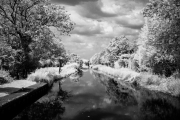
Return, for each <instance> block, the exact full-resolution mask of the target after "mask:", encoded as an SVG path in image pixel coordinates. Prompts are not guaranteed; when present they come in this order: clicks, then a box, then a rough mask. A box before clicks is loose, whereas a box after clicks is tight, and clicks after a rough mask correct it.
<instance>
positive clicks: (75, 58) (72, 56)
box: [68, 53, 80, 63]
mask: <svg viewBox="0 0 180 120" xmlns="http://www.w3.org/2000/svg"><path fill="white" fill-rule="evenodd" d="M68 61H69V62H71V63H74V62H80V57H79V56H78V55H77V54H75V53H70V54H69V55H68Z"/></svg>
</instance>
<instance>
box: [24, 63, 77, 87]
mask: <svg viewBox="0 0 180 120" xmlns="http://www.w3.org/2000/svg"><path fill="white" fill-rule="evenodd" d="M78 68H79V65H78V64H77V63H72V64H68V65H65V66H64V67H62V68H61V72H60V73H59V68H58V67H47V68H40V69H37V70H36V71H35V72H33V73H31V74H30V75H28V78H27V80H30V81H35V82H45V83H49V84H52V83H53V82H54V81H57V80H61V79H62V78H64V77H67V76H69V75H71V74H74V73H76V72H78Z"/></svg>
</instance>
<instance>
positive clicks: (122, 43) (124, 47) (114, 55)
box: [91, 36, 136, 67]
mask: <svg viewBox="0 0 180 120" xmlns="http://www.w3.org/2000/svg"><path fill="white" fill-rule="evenodd" d="M135 49H136V45H135V42H133V41H130V40H129V39H127V38H126V37H125V36H120V37H115V38H113V39H112V40H111V41H110V43H109V45H108V46H107V47H106V49H105V50H103V51H102V52H100V53H97V54H95V55H94V56H93V57H92V58H91V63H92V64H105V65H109V66H111V67H113V66H114V65H113V64H114V62H115V61H117V60H118V59H119V58H120V56H121V55H123V54H132V53H134V51H135Z"/></svg>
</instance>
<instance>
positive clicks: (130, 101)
mask: <svg viewBox="0 0 180 120" xmlns="http://www.w3.org/2000/svg"><path fill="white" fill-rule="evenodd" d="M94 76H95V77H96V78H98V79H99V80H100V82H101V83H102V84H103V85H105V86H106V89H107V90H106V92H107V94H108V95H109V97H110V98H111V99H112V100H113V101H114V102H115V103H117V104H119V105H121V106H128V105H134V104H136V99H135V97H134V94H133V91H132V90H131V89H129V88H127V87H126V86H123V85H121V84H118V83H117V82H116V81H115V80H114V79H113V78H110V77H107V76H105V75H102V74H98V73H94Z"/></svg>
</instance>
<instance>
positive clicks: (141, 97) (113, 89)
mask: <svg viewBox="0 0 180 120" xmlns="http://www.w3.org/2000/svg"><path fill="white" fill-rule="evenodd" d="M92 74H93V76H94V77H95V78H96V79H97V80H99V81H100V82H101V83H102V84H103V85H104V86H106V91H107V94H108V95H109V97H110V98H111V99H112V100H113V101H114V102H115V103H117V104H118V105H121V106H122V107H126V106H134V105H137V111H138V116H139V117H140V118H139V119H142V120H177V119H179V118H180V98H175V97H173V96H170V95H167V94H164V93H160V92H157V91H150V90H147V89H144V88H139V89H138V90H135V89H129V88H128V87H126V86H124V85H121V84H120V83H119V82H118V83H117V82H116V81H115V80H114V79H113V78H110V77H107V76H106V75H102V74H99V73H95V72H93V73H92ZM130 87H131V86H130Z"/></svg>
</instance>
